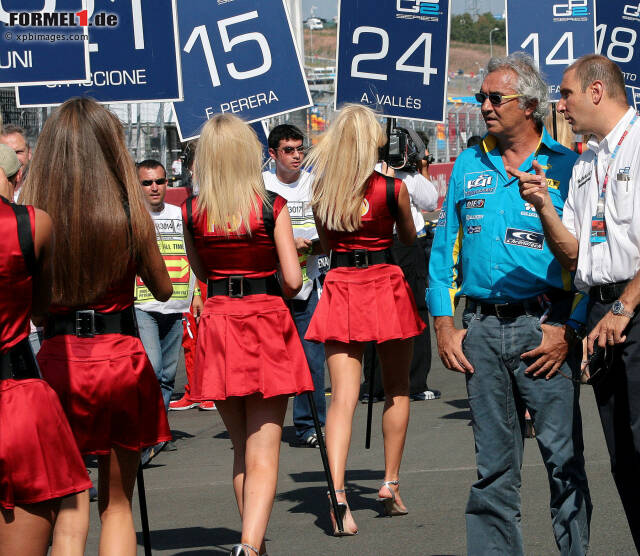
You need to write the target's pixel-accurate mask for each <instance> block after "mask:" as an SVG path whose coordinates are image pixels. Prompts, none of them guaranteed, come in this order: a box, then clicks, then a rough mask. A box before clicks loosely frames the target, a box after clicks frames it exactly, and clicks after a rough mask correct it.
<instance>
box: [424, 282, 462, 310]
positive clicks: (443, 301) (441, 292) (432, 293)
mask: <svg viewBox="0 0 640 556" xmlns="http://www.w3.org/2000/svg"><path fill="white" fill-rule="evenodd" d="M454 294H455V290H452V289H450V288H428V289H427V293H426V295H425V300H426V302H427V307H429V312H430V313H431V316H433V317H452V316H453V304H452V303H451V299H452V297H453V295H454Z"/></svg>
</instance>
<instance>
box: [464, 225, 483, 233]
mask: <svg viewBox="0 0 640 556" xmlns="http://www.w3.org/2000/svg"><path fill="white" fill-rule="evenodd" d="M481 231H482V226H478V225H477V224H476V225H472V226H467V234H479V233H480V232H481Z"/></svg>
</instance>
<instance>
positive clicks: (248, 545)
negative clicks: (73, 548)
mask: <svg viewBox="0 0 640 556" xmlns="http://www.w3.org/2000/svg"><path fill="white" fill-rule="evenodd" d="M240 546H242V547H244V548H248V549H249V550H253V551H254V552H255V553H256V554H257V555H258V556H260V551H259V550H258V549H257V548H256V547H255V546H251V545H250V544H247V543H246V542H243V543H241V544H240Z"/></svg>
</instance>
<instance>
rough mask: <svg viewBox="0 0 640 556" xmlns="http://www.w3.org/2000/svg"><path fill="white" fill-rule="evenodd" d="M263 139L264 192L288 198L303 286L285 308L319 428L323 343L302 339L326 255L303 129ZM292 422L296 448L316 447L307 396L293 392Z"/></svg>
mask: <svg viewBox="0 0 640 556" xmlns="http://www.w3.org/2000/svg"><path fill="white" fill-rule="evenodd" d="M267 141H268V145H269V156H270V157H271V160H272V161H273V162H274V163H275V173H271V172H264V174H263V177H264V183H265V186H266V188H267V189H268V190H269V191H273V192H275V193H277V194H278V195H280V196H281V197H283V198H285V199H286V200H287V208H288V209H289V215H290V217H291V225H292V226H293V238H294V241H295V243H296V249H297V250H298V257H299V260H300V266H301V268H302V279H303V282H302V289H301V290H300V292H299V293H298V295H296V296H295V297H294V298H293V299H291V300H290V301H289V308H290V309H291V315H292V316H293V321H294V322H295V323H296V328H297V329H298V334H299V335H300V339H301V340H302V347H303V348H304V353H305V355H306V357H307V363H308V364H309V370H310V371H311V378H312V380H313V386H314V388H315V391H314V393H313V397H314V400H315V403H316V406H317V408H318V419H319V421H320V425H321V426H324V424H325V420H326V414H327V404H326V400H325V396H324V390H325V384H324V382H325V375H324V359H325V356H324V344H319V343H315V342H308V341H307V340H305V339H304V335H305V334H306V332H307V328H308V327H309V322H310V321H311V317H312V316H313V313H314V311H315V309H316V305H317V304H318V298H319V295H320V292H321V291H322V283H323V282H324V275H325V274H326V273H327V271H328V270H329V259H328V257H327V256H326V255H324V254H323V253H322V250H321V248H320V241H319V239H318V232H317V231H316V225H315V220H314V218H313V211H312V210H311V181H310V177H309V174H308V173H307V172H304V171H302V163H303V161H304V155H305V146H304V136H303V135H302V132H301V131H300V130H299V129H298V128H297V127H295V126H293V125H290V124H282V125H278V126H276V127H274V128H273V129H272V130H271V133H269V138H268V140H267ZM293 425H294V427H295V429H296V439H297V442H298V444H299V445H300V446H308V447H310V448H317V447H318V438H317V436H316V432H315V428H314V423H313V416H312V413H311V406H310V405H309V401H308V398H307V396H304V395H303V396H296V397H295V398H294V400H293Z"/></svg>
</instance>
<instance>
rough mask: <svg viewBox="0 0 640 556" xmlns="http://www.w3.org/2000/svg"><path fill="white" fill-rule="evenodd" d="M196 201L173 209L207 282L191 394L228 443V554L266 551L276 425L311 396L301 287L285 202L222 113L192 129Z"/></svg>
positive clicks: (248, 140)
mask: <svg viewBox="0 0 640 556" xmlns="http://www.w3.org/2000/svg"><path fill="white" fill-rule="evenodd" d="M194 176H195V177H196V179H197V181H198V185H199V186H200V194H199V196H198V197H197V198H193V199H188V200H187V201H186V202H185V204H184V205H183V209H182V210H183V219H184V223H185V226H184V230H185V232H184V236H185V241H186V244H187V253H188V255H189V261H190V262H191V266H192V268H193V270H194V272H195V273H196V275H197V276H198V278H199V279H200V280H202V281H205V280H207V281H208V287H207V293H208V299H207V301H206V303H205V305H204V310H203V311H202V316H201V317H200V327H199V330H198V343H197V347H196V365H195V370H194V381H193V384H192V385H191V395H192V398H193V399H194V400H195V401H205V400H214V401H215V402H216V407H217V408H218V410H219V411H220V416H221V417H222V420H223V421H224V424H225V426H226V427H227V430H228V431H229V436H230V437H231V442H232V443H233V449H234V451H233V487H234V490H235V495H236V501H237V504H238V510H239V511H240V515H241V517H242V538H241V544H239V545H236V546H234V547H233V550H232V552H231V554H232V555H233V556H258V554H260V555H263V554H265V552H266V548H265V546H264V542H263V541H264V535H265V531H266V529H267V524H268V522H269V515H270V514H271V508H272V506H273V499H274V496H275V492H276V482H277V478H278V459H279V454H280V440H281V437H282V423H283V421H284V415H285V412H286V410H287V400H288V397H289V395H290V394H300V393H302V392H305V391H309V390H313V382H312V381H311V374H310V373H309V367H308V366H307V360H306V358H305V355H304V351H303V349H302V343H301V342H300V338H299V336H298V333H297V331H296V327H295V325H294V323H293V319H292V318H291V314H290V313H289V310H288V309H287V306H286V305H285V304H284V301H283V300H282V297H281V291H280V286H278V282H277V280H276V272H277V269H278V263H279V264H280V271H281V273H280V274H281V281H280V284H281V286H282V290H283V291H284V293H285V294H286V295H287V296H288V297H292V296H294V295H295V294H296V293H297V292H298V291H299V290H300V288H301V287H302V273H301V271H300V263H299V262H298V254H297V252H296V248H295V244H294V242H293V230H292V228H291V220H290V219H289V211H288V210H287V207H286V201H285V200H284V199H283V198H282V197H279V196H272V197H269V196H268V194H267V191H266V190H265V187H264V182H263V180H262V146H261V145H260V142H259V141H258V138H257V137H256V134H255V133H254V131H253V130H252V129H251V128H250V127H249V126H248V125H247V124H246V123H244V122H243V121H242V120H240V119H239V118H237V117H235V116H232V115H230V114H222V115H217V116H214V117H213V118H211V120H209V121H208V122H207V123H206V124H205V126H204V128H203V129H202V135H201V136H200V140H199V141H198V148H197V150H196V158H195V167H194Z"/></svg>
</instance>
